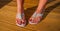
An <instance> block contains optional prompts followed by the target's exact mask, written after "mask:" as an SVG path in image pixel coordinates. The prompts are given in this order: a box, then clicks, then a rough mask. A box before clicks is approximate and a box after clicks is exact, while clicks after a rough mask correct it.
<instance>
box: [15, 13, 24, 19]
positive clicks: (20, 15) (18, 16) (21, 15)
mask: <svg viewBox="0 0 60 31" xmlns="http://www.w3.org/2000/svg"><path fill="white" fill-rule="evenodd" d="M23 16H24V13H22V14H20V13H18V14H17V15H16V17H17V18H19V19H22V17H23Z"/></svg>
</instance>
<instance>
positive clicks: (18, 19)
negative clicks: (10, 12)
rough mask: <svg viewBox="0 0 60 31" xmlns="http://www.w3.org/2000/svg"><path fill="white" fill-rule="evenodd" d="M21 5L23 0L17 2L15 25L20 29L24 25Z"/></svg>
mask: <svg viewBox="0 0 60 31" xmlns="http://www.w3.org/2000/svg"><path fill="white" fill-rule="evenodd" d="M23 3H24V0H17V16H16V24H17V25H18V26H21V27H24V26H25V25H26V21H25V16H24V8H23Z"/></svg>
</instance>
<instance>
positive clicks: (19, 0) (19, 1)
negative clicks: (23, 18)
mask: <svg viewBox="0 0 60 31" xmlns="http://www.w3.org/2000/svg"><path fill="white" fill-rule="evenodd" d="M23 4H24V0H17V13H22V12H23V10H24V8H23Z"/></svg>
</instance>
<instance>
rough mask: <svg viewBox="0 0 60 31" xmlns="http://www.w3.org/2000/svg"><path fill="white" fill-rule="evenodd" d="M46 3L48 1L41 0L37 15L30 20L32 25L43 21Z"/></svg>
mask: <svg viewBox="0 0 60 31" xmlns="http://www.w3.org/2000/svg"><path fill="white" fill-rule="evenodd" d="M46 2H47V0H39V4H38V7H37V9H36V11H35V13H34V14H33V15H32V17H31V18H30V19H29V23H30V24H37V23H38V22H39V21H40V20H41V18H42V15H43V14H41V13H43V9H44V7H45V4H46Z"/></svg>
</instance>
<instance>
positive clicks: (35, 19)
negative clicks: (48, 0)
mask: <svg viewBox="0 0 60 31" xmlns="http://www.w3.org/2000/svg"><path fill="white" fill-rule="evenodd" d="M34 14H35V16H32V17H31V18H30V19H29V23H30V24H37V23H39V21H40V20H41V19H42V16H43V14H40V13H39V14H37V13H36V12H35V13H34Z"/></svg>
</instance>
